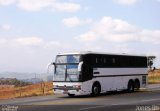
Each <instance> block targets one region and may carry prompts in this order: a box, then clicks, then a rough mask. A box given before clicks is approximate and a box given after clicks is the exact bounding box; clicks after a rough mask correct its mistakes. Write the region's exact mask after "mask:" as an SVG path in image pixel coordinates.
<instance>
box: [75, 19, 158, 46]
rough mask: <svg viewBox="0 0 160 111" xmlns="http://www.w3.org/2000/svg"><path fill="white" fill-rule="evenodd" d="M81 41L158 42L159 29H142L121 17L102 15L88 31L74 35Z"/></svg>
mask: <svg viewBox="0 0 160 111" xmlns="http://www.w3.org/2000/svg"><path fill="white" fill-rule="evenodd" d="M76 39H77V40H78V41H83V42H85V41H86V42H95V41H105V42H115V43H125V42H134V41H139V42H150V43H153V44H160V42H159V39H160V30H149V29H142V28H139V27H138V26H135V25H132V24H129V23H128V22H126V21H124V20H121V19H113V18H111V17H103V18H102V19H101V20H100V21H98V22H96V25H94V26H93V28H92V29H90V30H89V31H88V32H86V33H83V34H81V35H79V36H78V37H76Z"/></svg>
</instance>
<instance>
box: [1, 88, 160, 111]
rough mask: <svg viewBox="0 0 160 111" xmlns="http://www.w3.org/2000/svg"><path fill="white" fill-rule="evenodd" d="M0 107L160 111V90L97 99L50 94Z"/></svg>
mask: <svg viewBox="0 0 160 111" xmlns="http://www.w3.org/2000/svg"><path fill="white" fill-rule="evenodd" d="M0 104H1V108H0V110H2V111H13V109H14V110H15V111H160V90H149V91H148V90H143V91H142V90H141V91H138V92H134V93H126V92H112V93H106V94H102V95H100V96H98V97H91V96H76V97H73V98H70V97H68V96H67V95H49V96H38V97H27V98H17V99H10V100H0ZM6 109H9V110H6Z"/></svg>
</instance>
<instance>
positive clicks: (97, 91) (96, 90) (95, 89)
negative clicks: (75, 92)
mask: <svg viewBox="0 0 160 111" xmlns="http://www.w3.org/2000/svg"><path fill="white" fill-rule="evenodd" d="M93 91H94V94H95V95H96V94H98V93H99V89H98V87H97V86H95V87H94V88H93Z"/></svg>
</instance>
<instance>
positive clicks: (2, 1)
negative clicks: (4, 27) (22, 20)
mask: <svg viewBox="0 0 160 111" xmlns="http://www.w3.org/2000/svg"><path fill="white" fill-rule="evenodd" d="M15 1H16V0H0V5H10V4H13V3H15Z"/></svg>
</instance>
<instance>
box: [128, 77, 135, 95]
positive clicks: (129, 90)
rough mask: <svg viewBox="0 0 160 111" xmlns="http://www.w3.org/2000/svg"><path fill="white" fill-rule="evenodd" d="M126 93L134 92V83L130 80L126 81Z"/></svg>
mask: <svg viewBox="0 0 160 111" xmlns="http://www.w3.org/2000/svg"><path fill="white" fill-rule="evenodd" d="M127 91H128V92H134V81H133V80H132V79H130V80H129V81H128V86H127Z"/></svg>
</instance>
